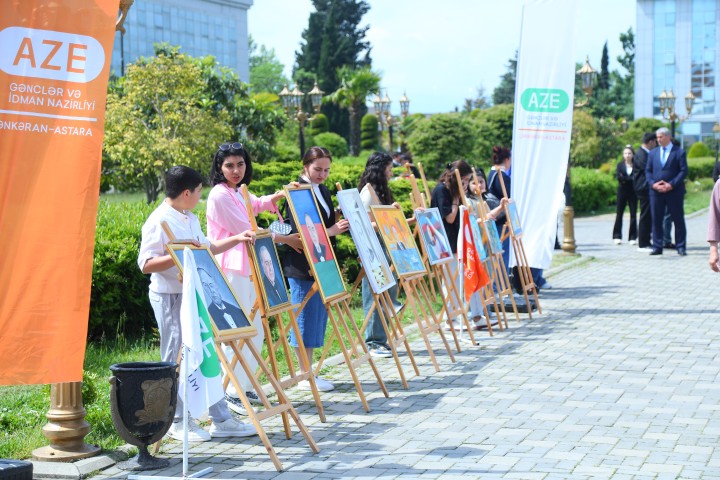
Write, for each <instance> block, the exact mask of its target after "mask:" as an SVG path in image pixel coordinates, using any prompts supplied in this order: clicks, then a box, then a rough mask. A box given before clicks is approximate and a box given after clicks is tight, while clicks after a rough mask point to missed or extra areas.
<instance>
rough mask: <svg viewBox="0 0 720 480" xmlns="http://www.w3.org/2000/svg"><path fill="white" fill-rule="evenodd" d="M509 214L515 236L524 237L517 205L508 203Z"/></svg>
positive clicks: (511, 202)
mask: <svg viewBox="0 0 720 480" xmlns="http://www.w3.org/2000/svg"><path fill="white" fill-rule="evenodd" d="M508 212H510V215H509V217H510V226H511V227H512V231H513V235H515V236H516V237H519V236H520V235H522V233H523V231H522V225H520V215H519V214H518V209H517V203H515V202H513V201H510V203H508Z"/></svg>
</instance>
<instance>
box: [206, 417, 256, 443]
mask: <svg viewBox="0 0 720 480" xmlns="http://www.w3.org/2000/svg"><path fill="white" fill-rule="evenodd" d="M253 435H257V430H256V429H255V426H254V425H249V424H247V423H242V422H239V421H237V420H235V419H234V418H228V419H227V420H225V421H224V422H213V423H212V425H210V436H211V437H213V438H225V437H252V436H253Z"/></svg>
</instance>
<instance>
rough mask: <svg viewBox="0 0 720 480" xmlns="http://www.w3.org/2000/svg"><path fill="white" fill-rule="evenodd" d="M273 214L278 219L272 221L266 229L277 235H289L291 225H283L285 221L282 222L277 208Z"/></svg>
mask: <svg viewBox="0 0 720 480" xmlns="http://www.w3.org/2000/svg"><path fill="white" fill-rule="evenodd" d="M285 205H287V204H285ZM273 213H274V214H276V215H277V216H278V219H277V220H274V221H273V222H272V223H271V224H270V226H269V227H268V229H269V230H270V231H271V232H273V233H275V234H277V235H290V232H292V225H290V224H289V223H285V220H283V216H282V215H281V214H280V210H278V208H277V206H276V207H275V211H274V212H273Z"/></svg>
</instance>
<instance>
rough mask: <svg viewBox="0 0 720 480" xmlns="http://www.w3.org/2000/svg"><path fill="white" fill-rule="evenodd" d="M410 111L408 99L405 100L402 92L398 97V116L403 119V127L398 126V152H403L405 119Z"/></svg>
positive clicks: (405, 97) (405, 96)
mask: <svg viewBox="0 0 720 480" xmlns="http://www.w3.org/2000/svg"><path fill="white" fill-rule="evenodd" d="M409 111H410V99H409V98H407V95H406V94H405V92H403V96H402V97H400V114H401V115H402V118H403V125H400V151H401V152H403V153H404V152H405V119H406V118H407V116H408V112H409Z"/></svg>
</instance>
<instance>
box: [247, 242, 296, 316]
mask: <svg viewBox="0 0 720 480" xmlns="http://www.w3.org/2000/svg"><path fill="white" fill-rule="evenodd" d="M248 250H249V251H250V254H251V255H252V258H253V265H254V267H255V278H256V279H259V280H260V282H258V286H259V287H260V291H261V293H262V299H263V302H264V305H265V309H266V310H271V309H274V308H277V307H281V306H285V305H289V304H290V299H289V297H288V293H287V288H286V287H285V277H284V276H283V273H282V268H280V260H279V258H278V253H277V249H276V248H275V243H274V242H273V240H272V235H271V234H270V232H267V231H266V232H264V233H259V234H258V235H257V236H256V237H255V244H254V245H249V244H248ZM256 281H257V280H256Z"/></svg>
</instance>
